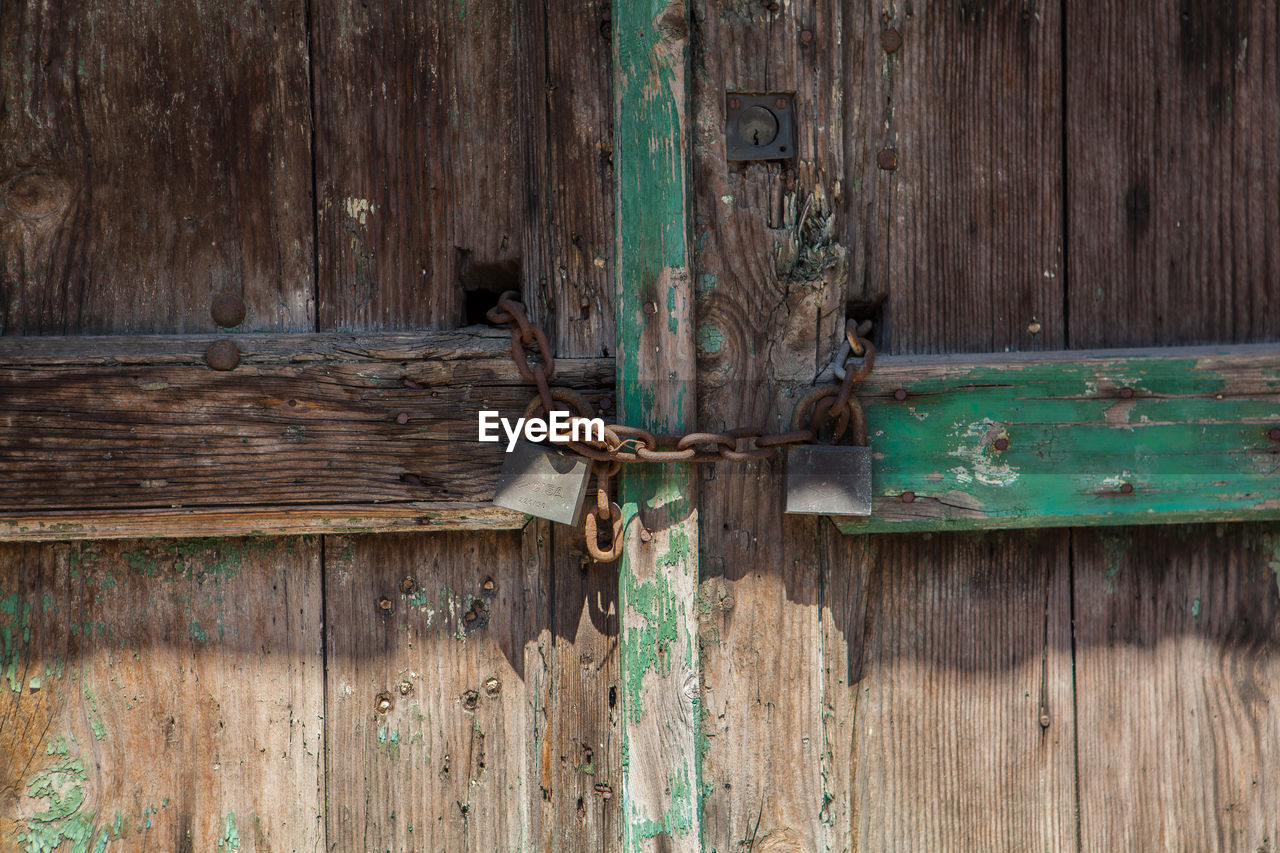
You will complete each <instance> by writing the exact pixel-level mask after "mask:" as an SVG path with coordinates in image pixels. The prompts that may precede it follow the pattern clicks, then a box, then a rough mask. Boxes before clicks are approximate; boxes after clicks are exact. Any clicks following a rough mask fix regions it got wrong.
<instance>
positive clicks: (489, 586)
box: [480, 578, 498, 592]
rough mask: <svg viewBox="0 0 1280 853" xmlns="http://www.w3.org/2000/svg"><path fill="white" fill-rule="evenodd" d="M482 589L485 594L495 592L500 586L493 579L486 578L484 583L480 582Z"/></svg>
mask: <svg viewBox="0 0 1280 853" xmlns="http://www.w3.org/2000/svg"><path fill="white" fill-rule="evenodd" d="M480 588H481V589H483V590H484V591H485V592H493V591H494V590H496V589H497V588H498V584H497V583H496V582H495V581H494V579H493V578H485V579H484V580H483V581H481V582H480Z"/></svg>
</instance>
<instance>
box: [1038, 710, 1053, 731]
mask: <svg viewBox="0 0 1280 853" xmlns="http://www.w3.org/2000/svg"><path fill="white" fill-rule="evenodd" d="M1050 722H1052V720H1050V719H1049V712H1048V711H1043V712H1041V714H1040V728H1042V729H1047V728H1049V723H1050Z"/></svg>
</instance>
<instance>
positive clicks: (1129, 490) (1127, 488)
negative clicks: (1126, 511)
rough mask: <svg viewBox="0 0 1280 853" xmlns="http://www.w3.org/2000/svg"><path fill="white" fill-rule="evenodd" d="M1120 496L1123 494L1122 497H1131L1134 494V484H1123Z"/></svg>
mask: <svg viewBox="0 0 1280 853" xmlns="http://www.w3.org/2000/svg"><path fill="white" fill-rule="evenodd" d="M1120 494H1122V495H1131V494H1133V483H1121V484H1120Z"/></svg>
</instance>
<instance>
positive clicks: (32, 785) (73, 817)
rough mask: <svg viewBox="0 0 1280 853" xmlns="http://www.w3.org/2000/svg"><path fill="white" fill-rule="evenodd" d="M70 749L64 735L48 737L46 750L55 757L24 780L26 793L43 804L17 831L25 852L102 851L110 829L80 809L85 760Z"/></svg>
mask: <svg viewBox="0 0 1280 853" xmlns="http://www.w3.org/2000/svg"><path fill="white" fill-rule="evenodd" d="M69 753H70V750H69V747H68V743H67V738H66V736H58V737H55V738H53V739H51V740H50V741H49V743H48V747H47V749H46V750H45V754H46V755H50V756H58V757H57V758H56V759H55V761H54V762H53V763H52V764H51V765H50V766H48V767H45V768H44V769H42V770H40V771H39V772H38V773H36V774H35V776H34V777H33V778H32V779H31V781H30V782H28V783H27V789H26V793H27V796H28V797H30V798H31V799H34V800H43V801H44V808H43V810H41V811H38V812H36V813H35V814H33V815H32V816H31V818H30V820H28V821H27V822H26V831H25V832H20V833H18V835H17V841H18V843H19V844H21V845H22V847H21V849H22V850H23V851H24V853H52V851H54V850H57V851H59V853H64V851H66V853H102V851H103V850H104V849H105V848H106V846H107V842H108V841H109V840H110V838H109V833H110V830H109V829H108V828H107V827H105V826H104V827H99V826H98V825H97V822H96V821H95V820H94V814H93V813H92V812H82V811H81V810H80V809H81V806H83V805H84V801H85V791H86V786H87V784H88V775H87V774H86V773H85V769H84V762H83V761H82V760H81V759H80V758H78V757H76V756H73V755H70V754H69ZM64 842H67V844H66V845H64Z"/></svg>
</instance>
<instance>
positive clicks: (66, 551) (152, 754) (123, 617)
mask: <svg viewBox="0 0 1280 853" xmlns="http://www.w3.org/2000/svg"><path fill="white" fill-rule="evenodd" d="M319 568H320V549H319V543H318V542H317V541H316V540H314V539H274V540H267V539H241V540H200V541H189V542H151V543H140V542H119V543H65V544H56V545H40V546H34V545H25V546H24V545H3V546H0V849H4V850H14V851H17V850H23V851H30V850H40V851H52V850H55V849H56V850H60V851H61V850H94V851H100V850H103V849H104V848H106V849H116V848H119V849H137V850H142V849H148V850H150V849H159V850H214V849H234V850H244V851H250V850H253V851H267V850H281V849H285V850H310V851H320V850H323V849H327V848H326V846H325V844H324V827H323V824H322V815H321V800H320V797H319V792H320V791H321V790H322V788H323V785H324V773H323V769H324V741H323V731H324V720H323V717H322V716H321V714H322V711H323V708H322V706H321V704H320V702H319V697H320V696H321V695H322V691H323V679H324V667H323V661H322V657H321V639H320V626H321V616H322V612H321V610H322V608H321V601H320V585H319V584H318V583H313V582H312V581H311V580H310V579H312V578H315V577H316V576H317V575H318V574H319Z"/></svg>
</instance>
